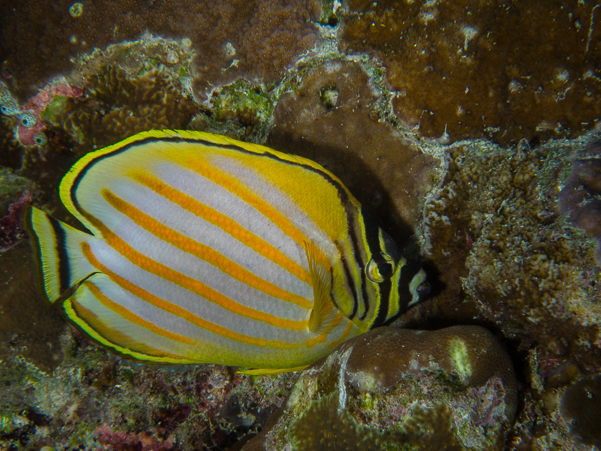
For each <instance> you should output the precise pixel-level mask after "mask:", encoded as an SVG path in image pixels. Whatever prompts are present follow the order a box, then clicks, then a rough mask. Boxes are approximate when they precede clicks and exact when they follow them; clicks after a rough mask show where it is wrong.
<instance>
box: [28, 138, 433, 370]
mask: <svg viewBox="0 0 601 451" xmlns="http://www.w3.org/2000/svg"><path fill="white" fill-rule="evenodd" d="M59 191H60V198H61V201H62V202H63V204H64V205H65V206H66V208H67V209H68V210H69V212H70V213H71V214H73V216H74V217H75V218H76V219H77V220H79V221H80V222H81V224H82V225H83V226H84V227H85V228H86V229H87V230H88V231H89V233H88V232H84V231H81V230H79V229H76V228H74V227H71V226H69V225H67V224H64V223H62V222H60V221H58V220H56V219H54V218H53V217H52V216H50V215H48V214H47V213H45V212H44V211H42V210H40V209H38V208H30V209H29V210H28V211H27V214H26V225H27V228H28V230H29V232H30V234H31V236H32V238H33V239H32V242H33V245H34V248H35V251H36V257H37V261H38V268H39V271H38V272H39V277H40V283H41V286H42V291H43V293H44V294H45V296H46V297H47V299H48V301H49V302H51V303H55V302H57V301H58V303H60V305H61V306H62V309H63V310H64V312H65V313H66V316H67V317H68V319H69V320H70V321H71V322H72V323H73V324H75V325H76V326H78V327H79V328H80V329H81V330H83V331H84V332H86V333H87V334H89V335H90V336H91V337H92V338H94V339H95V340H96V341H98V342H100V343H101V344H103V345H105V346H107V347H109V348H112V349H113V350H116V351H118V352H120V353H122V354H125V355H126V356H131V357H134V358H137V359H141V360H146V361H154V362H170V363H218V364H223V365H232V366H243V367H252V368H261V369H266V370H267V369H290V370H293V369H297V368H300V367H303V366H306V365H308V364H310V363H312V362H314V361H315V360H317V359H318V358H320V357H322V356H324V355H326V354H328V353H329V352H331V351H332V349H334V347H336V346H337V345H338V344H340V343H342V342H343V341H345V340H348V339H349V338H352V337H354V336H357V335H359V334H361V333H363V332H366V331H367V330H369V329H370V328H373V327H375V326H379V325H382V324H385V323H387V322H390V321H392V320H393V319H395V318H396V317H397V316H398V315H399V314H400V313H401V312H402V311H403V310H405V309H406V308H407V307H408V306H409V305H411V304H413V303H415V302H417V301H419V299H420V297H422V296H423V295H424V294H425V293H426V292H427V291H428V289H427V282H426V281H425V279H426V275H425V273H424V271H423V270H422V269H421V268H419V267H418V266H417V265H416V264H412V263H411V262H410V261H408V260H406V259H405V258H404V257H403V256H402V255H401V254H400V252H399V250H398V248H397V246H396V245H395V243H394V242H393V240H392V239H391V238H390V236H389V235H387V234H386V232H384V231H383V230H382V229H380V228H379V227H378V226H377V225H376V224H375V223H374V222H373V220H372V219H370V217H369V215H368V214H367V213H366V212H365V210H364V209H363V208H362V207H361V205H360V204H359V202H358V201H357V200H356V199H355V198H354V197H353V196H352V194H351V193H350V192H349V191H348V190H347V188H346V187H345V186H344V185H343V184H342V182H341V181H340V180H339V179H338V178H337V177H336V176H335V175H334V174H332V173H331V172H329V171H327V170H326V169H324V168H323V167H322V166H320V165H319V164H317V163H315V162H313V161H310V160H307V159H305V158H301V157H298V156H292V155H287V154H284V153H282V152H278V151H276V150H272V149H269V148H267V147H264V146H261V145H257V144H249V143H244V142H240V141H236V140H234V139H231V138H228V137H225V136H219V135H214V134H210V133H201V132H192V131H168V130H165V131H149V132H143V133H140V134H137V135H135V136H132V137H130V138H128V139H126V140H124V141H122V142H119V143H118V144H115V145H112V146H109V147H106V148H103V149H100V150H97V151H94V152H91V153H88V154H87V155H85V156H84V157H82V158H81V159H80V160H79V161H77V163H75V165H74V166H73V167H72V168H71V169H70V170H69V172H68V173H67V174H66V175H65V176H64V178H63V179H62V181H61V183H60V187H59Z"/></svg>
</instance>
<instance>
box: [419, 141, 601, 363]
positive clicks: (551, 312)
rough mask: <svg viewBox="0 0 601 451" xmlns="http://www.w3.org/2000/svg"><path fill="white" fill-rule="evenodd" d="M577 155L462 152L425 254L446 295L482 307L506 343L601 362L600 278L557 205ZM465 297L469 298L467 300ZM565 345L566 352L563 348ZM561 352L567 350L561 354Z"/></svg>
mask: <svg viewBox="0 0 601 451" xmlns="http://www.w3.org/2000/svg"><path fill="white" fill-rule="evenodd" d="M571 152H572V148H571V146H565V145H561V144H559V143H557V144H549V145H547V146H540V147H539V148H536V149H531V148H530V146H528V145H527V143H526V144H522V145H520V146H518V148H517V149H512V150H502V149H498V148H495V147H492V146H491V147H490V148H489V149H488V150H485V151H484V152H481V153H480V152H478V151H476V149H474V148H470V147H467V146H458V147H455V148H454V149H452V151H451V152H450V153H449V155H448V172H447V175H446V176H445V177H444V179H443V180H442V181H441V184H440V189H439V190H438V191H437V192H436V193H435V194H433V196H432V197H430V198H429V199H428V200H427V201H426V205H425V208H424V236H425V241H424V247H425V251H426V253H427V254H428V255H429V256H431V258H433V259H434V260H436V261H437V262H440V266H439V270H440V271H441V279H442V282H443V283H446V284H447V290H448V291H447V296H455V298H459V297H461V296H463V298H464V299H465V300H466V301H474V302H475V303H476V306H477V307H478V309H479V314H480V315H482V316H484V317H485V318H488V319H489V320H492V321H495V322H496V323H497V324H498V325H499V326H500V327H502V329H503V330H504V332H505V334H506V335H507V336H510V337H515V338H521V339H524V340H528V341H524V342H523V346H527V344H526V343H532V341H536V342H538V343H540V344H541V345H542V346H543V347H544V349H546V350H548V351H549V352H553V353H556V352H560V353H566V352H568V351H570V352H571V353H572V355H573V356H576V355H577V356H578V358H583V357H584V356H585V355H588V358H589V359H590V358H594V355H595V348H591V345H592V344H593V343H597V342H598V341H599V335H598V334H599V332H598V327H599V324H600V323H601V308H600V307H599V305H598V303H597V302H596V301H595V299H597V297H598V296H599V288H598V285H597V284H596V283H595V282H594V280H595V279H596V278H597V277H598V275H599V274H600V273H601V270H600V268H599V267H598V266H597V265H596V264H595V261H594V259H593V258H592V257H593V256H592V252H591V249H592V247H591V244H590V243H589V242H588V241H587V240H586V239H584V240H583V239H582V238H584V237H583V234H582V232H579V231H578V230H574V229H569V228H566V227H565V223H564V221H563V220H562V219H561V218H560V216H559V209H558V205H557V195H558V193H559V189H558V187H559V186H561V185H560V183H558V180H561V177H562V173H563V171H565V165H564V163H563V159H562V158H560V157H559V155H564V156H567V155H569V154H570V153H571ZM462 290H465V292H467V295H469V296H466V294H465V292H463V294H462ZM559 339H562V340H564V341H565V343H566V344H564V345H562V346H557V343H558V340H559ZM560 348H562V349H560Z"/></svg>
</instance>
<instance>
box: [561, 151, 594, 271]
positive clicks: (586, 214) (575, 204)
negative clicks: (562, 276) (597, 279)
mask: <svg viewBox="0 0 601 451" xmlns="http://www.w3.org/2000/svg"><path fill="white" fill-rule="evenodd" d="M600 158H601V142H599V141H598V142H594V143H591V144H589V145H588V146H587V147H586V148H585V149H584V150H583V152H581V153H580V154H579V155H577V156H576V159H575V161H574V163H573V164H572V170H571V172H570V176H569V177H568V178H567V179H566V181H565V186H564V187H563V189H562V190H561V193H560V195H559V208H560V210H561V213H562V214H563V215H565V216H567V217H568V219H569V221H570V222H571V223H572V224H574V225H575V226H576V227H580V228H582V229H584V230H586V233H588V235H589V236H591V237H592V238H594V239H595V240H597V243H598V244H597V251H596V253H595V258H596V260H597V263H599V264H601V249H600V248H599V242H600V241H601V199H599V195H600V194H601V160H600Z"/></svg>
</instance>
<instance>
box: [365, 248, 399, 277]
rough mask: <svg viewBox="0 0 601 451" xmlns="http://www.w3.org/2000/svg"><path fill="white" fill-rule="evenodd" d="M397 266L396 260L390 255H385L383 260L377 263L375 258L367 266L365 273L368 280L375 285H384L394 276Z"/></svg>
mask: <svg viewBox="0 0 601 451" xmlns="http://www.w3.org/2000/svg"><path fill="white" fill-rule="evenodd" d="M395 269H396V265H395V263H394V260H393V259H392V257H390V256H389V255H386V254H383V255H382V258H380V259H378V260H377V261H376V260H374V259H373V258H372V259H371V260H370V261H369V263H368V264H367V267H366V268H365V273H366V274H367V278H368V279H369V280H371V281H372V282H375V283H382V282H384V281H385V280H388V279H390V278H391V277H392V275H393V274H394V271H395Z"/></svg>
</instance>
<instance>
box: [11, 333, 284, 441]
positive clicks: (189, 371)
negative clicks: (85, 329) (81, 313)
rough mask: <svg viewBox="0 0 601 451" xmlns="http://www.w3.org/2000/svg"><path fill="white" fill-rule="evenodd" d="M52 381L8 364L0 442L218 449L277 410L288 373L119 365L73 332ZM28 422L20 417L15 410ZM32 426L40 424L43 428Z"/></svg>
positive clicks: (17, 363) (20, 363) (16, 362)
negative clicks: (248, 373)
mask: <svg viewBox="0 0 601 451" xmlns="http://www.w3.org/2000/svg"><path fill="white" fill-rule="evenodd" d="M65 331H66V333H65V332H62V333H61V334H62V337H61V340H60V344H59V347H60V348H62V354H63V355H64V358H63V359H62V361H61V362H60V364H59V365H58V366H55V367H54V370H53V372H52V373H44V372H41V371H39V370H38V369H37V368H35V367H34V366H33V365H31V364H28V363H27V362H25V361H24V360H22V359H19V358H17V354H16V353H11V354H9V355H8V356H6V359H5V361H6V362H7V364H6V365H3V366H2V368H1V369H0V382H1V383H2V386H3V396H2V400H1V401H0V403H1V404H0V408H1V410H2V426H1V429H0V443H1V444H2V445H3V446H7V447H10V446H13V447H14V446H17V447H18V446H21V447H27V449H40V448H42V447H43V446H53V447H54V448H55V449H59V448H61V449H62V448H63V447H68V448H72V447H76V446H78V445H83V446H86V447H96V446H100V447H101V449H106V450H122V449H141V450H163V449H194V450H202V449H224V448H227V447H229V446H231V445H232V444H233V443H234V442H235V441H236V440H237V439H238V438H239V437H240V436H242V435H244V434H246V433H248V432H249V431H250V432H252V431H256V430H257V428H258V427H260V426H261V424H263V423H264V422H265V420H266V418H267V416H268V415H269V414H270V413H271V412H272V411H273V410H275V409H276V408H277V407H279V406H280V405H281V403H282V401H283V400H284V397H285V393H286V391H287V389H288V388H289V387H290V386H291V385H292V383H293V381H294V378H295V376H294V375H281V376H278V377H275V378H273V377H271V376H262V377H254V378H253V377H251V376H242V375H237V374H236V373H235V371H233V370H232V369H228V368H225V367H222V366H216V365H202V366H195V367H179V368H178V367H169V366H149V365H140V364H135V363H128V362H126V361H122V360H120V359H118V358H116V357H114V356H111V355H110V354H109V353H108V352H107V351H105V350H102V349H100V348H98V347H97V346H96V345H94V344H92V343H90V342H88V341H87V340H86V339H85V338H84V337H83V336H82V335H80V334H79V333H78V332H77V331H75V330H73V329H65ZM21 406H28V407H27V409H28V411H29V412H32V413H35V416H34V415H33V414H32V415H29V416H28V417H27V416H26V417H24V416H23V415H24V414H23V407H21ZM40 419H43V421H41V420H40Z"/></svg>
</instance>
